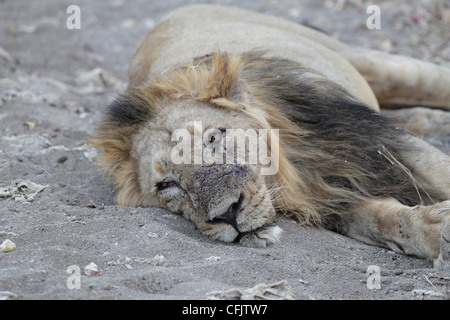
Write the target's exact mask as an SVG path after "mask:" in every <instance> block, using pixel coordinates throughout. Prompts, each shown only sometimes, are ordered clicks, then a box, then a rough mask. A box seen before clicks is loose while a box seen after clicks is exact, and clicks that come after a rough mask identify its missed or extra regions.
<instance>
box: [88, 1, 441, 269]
mask: <svg viewBox="0 0 450 320" xmlns="http://www.w3.org/2000/svg"><path fill="white" fill-rule="evenodd" d="M448 88H450V70H449V69H446V68H444V67H439V66H436V65H434V64H431V63H427V62H422V61H419V60H415V59H412V58H408V57H403V56H396V55H390V54H386V53H382V52H377V51H372V50H366V49H358V48H353V47H349V46H347V45H345V44H343V43H340V42H338V41H337V40H335V39H332V38H330V37H329V36H327V35H325V34H323V33H321V32H319V31H316V30H313V29H310V28H307V27H305V26H302V25H298V24H296V23H294V22H289V21H286V20H283V19H281V18H277V17H272V16H266V15H263V14H259V13H254V12H249V11H246V10H243V9H239V8H234V7H222V6H216V5H192V6H187V7H182V8H179V9H177V10H175V11H173V12H171V13H170V14H168V15H167V16H166V17H164V18H162V20H161V21H160V22H159V24H158V25H157V26H156V27H155V28H154V29H153V30H152V31H151V32H150V33H149V34H148V35H147V37H146V38H145V40H144V41H143V43H142V44H141V46H140V47H139V48H138V50H137V51H136V53H135V54H134V56H133V58H132V60H131V63H130V67H129V86H128V88H127V89H126V90H125V91H124V92H123V93H121V94H120V95H119V96H118V97H117V98H116V99H115V100H114V101H113V102H112V103H111V104H110V105H109V106H108V108H107V110H106V112H105V116H104V117H105V118H104V121H103V122H102V123H101V124H100V125H99V127H98V128H97V131H96V135H95V137H94V138H93V140H92V144H93V146H95V147H101V148H102V149H103V152H102V154H101V156H100V165H102V166H104V167H105V169H106V171H107V172H108V173H109V175H110V177H111V183H112V184H113V185H114V187H115V188H116V190H117V201H118V204H119V205H122V206H133V207H161V208H165V209H167V210H170V211H172V212H174V213H177V214H180V215H182V216H184V217H185V218H187V219H189V220H191V221H192V222H193V223H194V224H195V226H196V227H197V228H198V229H199V230H200V231H201V232H202V233H204V234H206V235H208V236H210V237H212V238H213V239H217V240H221V241H224V242H233V243H238V244H241V245H244V246H251V247H261V248H264V247H266V246H268V245H272V244H275V243H277V242H279V241H280V238H281V233H282V230H281V228H279V227H278V226H277V225H276V224H275V217H276V215H277V214H278V213H279V214H282V215H284V216H288V217H292V218H294V219H296V220H297V221H298V222H299V224H300V225H305V226H316V227H320V228H327V229H330V230H333V231H336V232H339V233H341V234H344V235H347V236H349V237H352V238H354V239H357V240H360V241H362V242H364V243H367V244H371V245H377V246H381V247H386V248H389V249H391V250H393V251H395V252H399V253H405V254H410V255H415V256H418V257H422V258H425V259H429V260H432V261H434V266H435V267H438V268H448V267H449V266H450V201H449V199H450V166H449V163H450V158H449V157H448V156H447V155H446V154H444V153H443V152H441V151H439V150H437V149H436V148H434V147H432V146H431V145H429V144H428V143H426V142H425V141H423V140H421V139H419V138H417V137H415V136H413V135H412V134H409V133H407V132H404V131H402V130H400V129H399V128H397V127H395V125H394V124H393V123H392V121H391V120H390V119H388V118H387V117H385V116H383V115H381V114H380V112H379V110H380V105H381V106H408V105H414V104H420V105H422V106H427V107H433V108H441V109H445V110H450V90H448ZM239 129H242V130H254V131H255V132H262V131H261V130H263V132H265V133H266V132H267V133H269V134H268V135H267V137H266V139H265V140H264V139H262V140H253V141H258V142H261V143H262V142H264V143H266V147H267V150H266V151H267V152H266V155H267V154H268V153H270V154H271V155H272V154H275V153H276V157H273V158H271V161H272V164H274V165H275V166H274V167H276V170H273V172H272V173H271V174H262V170H263V169H264V168H266V169H267V163H262V162H261V161H256V163H250V162H249V161H237V160H238V159H237V155H238V154H239V152H238V151H236V150H237V148H236V147H235V146H233V145H228V141H230V140H227V138H228V137H229V136H230V135H231V134H230V132H231V131H232V130H239ZM257 130H259V131H257ZM264 130H265V131H264ZM176 132H178V133H179V132H182V133H187V134H189V135H192V136H194V137H195V135H197V137H199V138H197V142H200V144H198V143H197V145H200V146H201V150H200V151H202V150H203V151H205V150H209V152H210V154H212V155H213V156H214V159H215V160H214V161H213V162H206V161H200V162H195V163H193V162H192V159H193V157H191V156H192V155H193V154H194V153H195V152H196V151H195V148H194V151H192V150H191V149H180V143H181V140H182V139H179V137H178V136H175V133H176ZM177 137H178V138H177ZM184 139H185V138H183V140H184ZM186 139H187V138H186ZM194 140H195V138H194ZM249 141H250V140H248V141H247V142H248V143H247V145H248V144H251V143H250V142H249ZM184 142H185V144H184V146H188V147H189V146H192V141H190V140H186V141H184ZM225 142H227V143H225ZM194 144H195V142H194ZM180 150H181V151H180ZM235 151H236V153H234V152H235ZM244 153H245V150H244ZM181 154H183V157H184V156H186V158H183V159H187V160H190V162H189V161H181V162H180V161H179V159H178V158H177V159H175V158H176V157H178V156H180V155H181ZM230 155H231V156H230ZM174 156H176V157H175V158H174ZM228 156H230V157H228ZM194 158H195V154H194ZM225 158H226V160H227V161H216V160H224V159H225ZM244 159H247V158H245V156H244ZM175 160H177V161H175ZM203 160H204V159H203ZM240 160H242V158H241V159H240Z"/></svg>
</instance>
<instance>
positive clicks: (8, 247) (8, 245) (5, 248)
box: [0, 239, 16, 252]
mask: <svg viewBox="0 0 450 320" xmlns="http://www.w3.org/2000/svg"><path fill="white" fill-rule="evenodd" d="M14 250H16V244H15V243H14V242H12V241H11V240H9V239H6V240H5V241H3V243H2V244H1V245H0V252H12V251H14Z"/></svg>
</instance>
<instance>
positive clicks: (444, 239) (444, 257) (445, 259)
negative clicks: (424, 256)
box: [434, 207, 450, 270]
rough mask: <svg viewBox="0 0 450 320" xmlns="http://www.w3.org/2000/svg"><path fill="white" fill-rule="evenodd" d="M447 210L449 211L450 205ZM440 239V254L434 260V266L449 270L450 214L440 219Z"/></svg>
mask: <svg viewBox="0 0 450 320" xmlns="http://www.w3.org/2000/svg"><path fill="white" fill-rule="evenodd" d="M448 212H449V213H450V207H449V208H448ZM440 241H441V242H440V254H439V257H438V258H437V259H435V260H434V267H435V268H438V269H446V270H447V269H449V270H450V215H447V216H446V217H445V218H444V220H443V221H442V226H441V240H440Z"/></svg>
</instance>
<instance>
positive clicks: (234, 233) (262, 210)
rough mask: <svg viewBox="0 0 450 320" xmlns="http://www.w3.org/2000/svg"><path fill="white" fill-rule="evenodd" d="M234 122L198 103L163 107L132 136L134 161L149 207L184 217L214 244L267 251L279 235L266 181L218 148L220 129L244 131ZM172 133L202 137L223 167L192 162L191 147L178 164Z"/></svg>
mask: <svg viewBox="0 0 450 320" xmlns="http://www.w3.org/2000/svg"><path fill="white" fill-rule="evenodd" d="M205 107H206V108H207V109H206V110H205ZM237 119H240V117H236V112H235V111H229V110H221V109H217V108H213V107H210V106H205V105H203V106H200V107H199V106H198V103H197V105H190V104H189V103H188V102H186V107H184V108H183V107H180V105H177V106H176V107H170V106H169V107H166V108H165V109H164V111H163V112H161V113H160V115H158V116H157V117H155V118H154V119H152V120H151V121H150V122H149V123H147V124H146V125H145V126H143V127H142V129H141V130H139V132H138V133H137V134H136V135H135V136H134V138H133V149H132V150H133V152H132V156H133V157H134V158H135V159H136V162H137V171H138V178H139V179H138V180H139V183H140V190H141V193H142V196H143V199H145V202H146V203H145V204H146V205H147V206H155V207H161V208H165V209H168V210H170V211H172V212H175V213H179V214H182V215H183V216H184V217H186V218H187V219H189V220H191V221H193V222H194V224H195V225H196V226H197V228H199V229H200V230H201V231H202V232H203V233H204V234H206V235H208V236H210V237H212V238H213V239H217V240H222V241H225V242H238V243H240V244H242V245H246V246H251V247H265V246H266V245H268V244H272V243H276V242H277V241H278V240H279V237H280V234H281V229H280V228H279V227H278V226H276V225H275V224H274V223H273V221H274V218H275V209H274V207H273V205H272V196H271V192H270V190H268V188H267V186H266V181H265V177H264V176H261V175H260V174H259V167H260V166H259V164H247V163H245V164H238V163H237V162H236V161H232V163H230V161H229V160H230V159H228V160H227V159H225V153H226V152H227V151H226V150H224V149H223V148H222V147H221V146H222V143H223V142H224V140H225V138H224V135H225V133H224V128H227V129H230V128H239V127H241V128H245V126H246V125H247V126H248V124H246V123H243V121H242V120H237ZM177 130H178V131H177ZM180 130H181V131H180ZM175 132H184V133H187V132H189V133H190V134H191V135H195V134H198V133H199V132H201V135H200V138H201V139H202V141H201V144H202V147H203V148H205V147H206V148H208V147H209V148H210V149H211V148H213V149H214V151H215V153H214V155H216V156H217V155H218V154H220V156H221V157H223V163H222V164H220V163H215V162H213V163H205V161H202V162H201V163H198V161H197V162H196V161H195V155H194V153H195V146H193V151H192V154H191V155H192V157H191V162H188V163H179V162H180V161H179V159H174V156H178V155H179V153H178V151H179V150H178V151H177V152H174V150H176V148H177V147H179V143H180V142H181V140H182V139H180V141H178V140H177V139H176V136H175V134H174V133H175ZM221 133H224V134H223V135H222V134H221ZM212 135H214V137H215V138H214V139H212V138H211V136H212ZM174 137H175V138H174ZM194 139H195V137H194V138H193V139H192V140H194ZM173 140H176V141H173ZM212 140H214V141H212ZM194 143H195V142H194V141H192V144H190V145H194ZM228 151H229V150H228ZM183 152H186V151H185V150H183ZM222 152H223V153H222ZM202 160H203V159H202Z"/></svg>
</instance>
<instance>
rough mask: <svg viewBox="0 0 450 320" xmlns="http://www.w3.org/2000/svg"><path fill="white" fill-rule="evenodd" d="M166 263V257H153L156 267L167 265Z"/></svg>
mask: <svg viewBox="0 0 450 320" xmlns="http://www.w3.org/2000/svg"><path fill="white" fill-rule="evenodd" d="M166 262H167V260H166V258H164V256H160V255H159V254H157V255H156V256H154V257H153V264H154V265H155V266H163V265H165V264H166Z"/></svg>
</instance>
